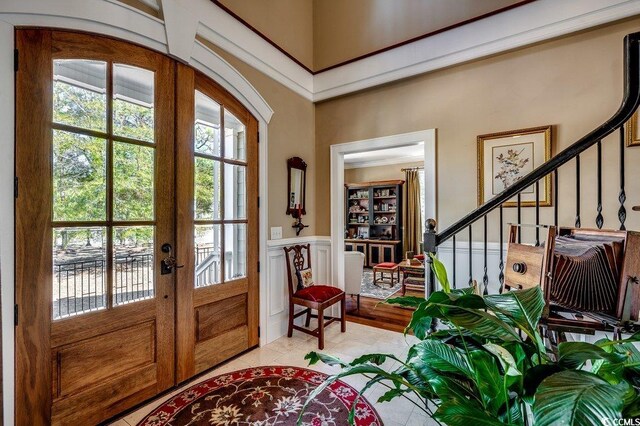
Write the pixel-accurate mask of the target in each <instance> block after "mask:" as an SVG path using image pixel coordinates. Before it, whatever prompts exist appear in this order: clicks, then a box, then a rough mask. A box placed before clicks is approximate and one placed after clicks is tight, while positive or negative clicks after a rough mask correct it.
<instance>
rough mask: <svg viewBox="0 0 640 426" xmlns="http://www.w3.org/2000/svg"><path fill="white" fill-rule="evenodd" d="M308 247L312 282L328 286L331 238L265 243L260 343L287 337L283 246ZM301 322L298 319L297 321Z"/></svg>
mask: <svg viewBox="0 0 640 426" xmlns="http://www.w3.org/2000/svg"><path fill="white" fill-rule="evenodd" d="M307 243H308V244H310V245H311V268H312V269H313V280H314V281H315V282H316V283H331V238H330V237H323V236H311V237H300V238H286V239H282V240H269V241H267V265H266V266H267V270H266V271H267V282H266V285H265V286H263V289H264V294H263V297H264V299H265V301H266V303H265V304H263V305H262V306H263V307H264V309H265V311H266V312H265V315H264V316H263V318H264V321H265V324H264V325H263V326H262V327H261V331H262V332H263V333H264V335H263V337H264V340H263V339H261V343H262V344H266V343H270V342H273V341H274V340H276V339H277V338H279V337H282V336H284V335H285V334H287V321H288V319H289V295H288V294H287V291H288V290H287V285H288V284H287V267H286V263H285V257H284V250H283V248H284V247H288V246H292V245H295V244H307ZM300 319H302V317H301V318H300Z"/></svg>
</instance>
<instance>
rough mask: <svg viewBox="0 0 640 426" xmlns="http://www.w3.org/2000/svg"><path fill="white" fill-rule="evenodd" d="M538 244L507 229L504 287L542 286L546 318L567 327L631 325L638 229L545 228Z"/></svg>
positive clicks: (637, 288) (639, 266)
mask: <svg viewBox="0 0 640 426" xmlns="http://www.w3.org/2000/svg"><path fill="white" fill-rule="evenodd" d="M543 229H544V230H545V231H546V237H545V238H544V242H543V244H542V245H541V246H537V247H536V246H531V245H524V244H518V243H517V242H516V240H517V234H518V232H519V227H517V226H515V225H512V226H511V228H510V232H509V240H508V242H509V245H508V251H507V262H506V263H507V264H506V268H505V278H504V288H530V287H533V286H537V285H541V286H542V289H543V293H544V296H545V300H546V303H547V306H546V309H545V318H544V319H545V321H546V322H547V323H549V324H552V325H555V326H564V327H565V329H566V330H565V331H573V332H583V333H585V332H586V333H590V334H591V333H593V331H594V330H605V329H613V331H614V332H617V333H620V332H621V330H623V329H632V328H634V327H635V325H636V324H637V323H638V319H639V314H640V285H639V284H638V279H639V278H640V233H638V232H633V231H604V230H594V229H581V228H558V229H556V228H555V227H543Z"/></svg>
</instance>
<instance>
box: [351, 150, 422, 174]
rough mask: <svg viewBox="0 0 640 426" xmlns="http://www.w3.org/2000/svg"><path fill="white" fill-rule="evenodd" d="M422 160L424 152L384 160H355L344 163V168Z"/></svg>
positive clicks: (361, 167) (360, 167)
mask: <svg viewBox="0 0 640 426" xmlns="http://www.w3.org/2000/svg"><path fill="white" fill-rule="evenodd" d="M420 161H422V162H424V154H422V153H421V154H420V155H417V156H416V155H406V156H403V157H395V158H387V159H384V160H370V161H355V162H353V163H347V162H345V163H344V168H345V170H350V169H363V168H366V167H379V166H390V165H393V164H406V163H417V162H420Z"/></svg>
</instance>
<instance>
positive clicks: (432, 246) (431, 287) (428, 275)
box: [423, 219, 437, 297]
mask: <svg viewBox="0 0 640 426" xmlns="http://www.w3.org/2000/svg"><path fill="white" fill-rule="evenodd" d="M425 225H426V226H425V227H426V231H425V233H424V236H423V244H424V260H425V264H424V277H425V281H426V285H425V290H426V294H425V297H429V296H431V294H432V293H433V292H434V291H436V281H435V279H436V278H435V276H434V275H433V270H432V269H431V265H432V263H433V261H432V260H431V256H429V253H432V254H436V251H437V245H436V237H437V235H436V220H435V219H427V220H426V222H425Z"/></svg>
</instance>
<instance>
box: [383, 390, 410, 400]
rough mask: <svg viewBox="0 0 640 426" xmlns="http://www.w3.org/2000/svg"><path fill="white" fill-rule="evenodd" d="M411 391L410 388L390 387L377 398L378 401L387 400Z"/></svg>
mask: <svg viewBox="0 0 640 426" xmlns="http://www.w3.org/2000/svg"><path fill="white" fill-rule="evenodd" d="M408 392H411V390H410V389H406V388H405V389H390V390H388V391H386V392H385V393H384V394H383V395H382V396H381V397H380V398H378V402H389V401H391V400H392V399H394V398H397V397H399V396H402V395H403V394H405V393H408Z"/></svg>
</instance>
